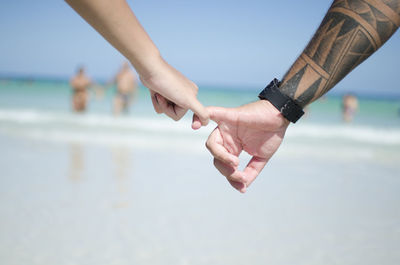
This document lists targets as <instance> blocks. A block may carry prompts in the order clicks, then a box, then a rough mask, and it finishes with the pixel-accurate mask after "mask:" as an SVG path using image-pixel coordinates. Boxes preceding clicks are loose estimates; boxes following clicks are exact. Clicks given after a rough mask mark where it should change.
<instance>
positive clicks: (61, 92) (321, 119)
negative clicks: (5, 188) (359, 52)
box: [0, 80, 400, 128]
mask: <svg viewBox="0 0 400 265" xmlns="http://www.w3.org/2000/svg"><path fill="white" fill-rule="evenodd" d="M114 91H115V87H110V88H108V89H107V90H106V92H105V96H104V98H101V99H96V96H95V95H94V93H92V96H91V99H90V102H89V105H88V113H89V114H104V115H107V114H111V110H112V106H111V105H112V97H113V95H114ZM257 93H258V91H248V90H247V91H246V90H245V91H237V90H232V89H229V87H228V88H222V87H212V86H207V87H204V88H203V87H201V86H200V91H199V99H200V101H201V102H203V104H204V105H216V106H224V107H235V106H240V105H243V104H246V103H248V102H252V101H255V100H257ZM70 96H71V90H70V87H69V85H68V83H66V82H51V81H49V82H34V81H33V82H27V81H4V80H3V81H0V108H1V109H8V110H10V109H13V110H42V111H56V112H69V111H70V109H71V106H70ZM308 110H309V113H308V115H307V116H306V117H305V118H303V119H302V120H301V121H300V122H301V123H319V124H342V119H341V98H340V97H339V96H328V97H324V98H323V99H321V100H318V101H316V102H314V103H313V104H311V105H310V107H309V109H308ZM129 116H155V113H154V111H153V110H152V105H151V101H150V98H149V92H148V90H147V89H146V88H144V87H140V89H139V95H138V98H137V99H136V101H135V103H134V104H133V106H132V108H131V113H130V115H129ZM353 125H365V126H373V127H374V126H375V127H380V126H384V127H389V128H397V127H400V99H368V98H363V97H360V98H359V111H358V113H357V115H356V116H355V119H354V122H353Z"/></svg>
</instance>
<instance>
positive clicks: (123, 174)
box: [110, 146, 131, 208]
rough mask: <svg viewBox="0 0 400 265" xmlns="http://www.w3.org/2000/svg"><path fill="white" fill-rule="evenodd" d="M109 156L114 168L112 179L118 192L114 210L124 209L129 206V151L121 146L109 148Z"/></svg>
mask: <svg viewBox="0 0 400 265" xmlns="http://www.w3.org/2000/svg"><path fill="white" fill-rule="evenodd" d="M110 151H111V156H112V162H113V168H114V179H115V182H116V189H117V191H118V197H119V198H118V202H117V203H115V205H114V207H115V208H124V207H128V206H129V199H128V194H129V186H130V185H129V184H130V183H129V180H130V179H129V175H130V171H131V160H130V159H129V158H130V150H129V148H127V147H123V146H114V147H111V149H110Z"/></svg>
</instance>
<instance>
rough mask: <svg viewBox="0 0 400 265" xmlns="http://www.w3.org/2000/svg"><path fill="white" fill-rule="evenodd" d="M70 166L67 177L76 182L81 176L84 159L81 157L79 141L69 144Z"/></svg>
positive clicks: (81, 148)
mask: <svg viewBox="0 0 400 265" xmlns="http://www.w3.org/2000/svg"><path fill="white" fill-rule="evenodd" d="M69 149H70V151H69V153H70V166H69V174H68V177H69V179H70V180H72V181H73V182H78V181H80V180H82V178H83V171H84V169H85V161H84V158H83V147H82V145H81V144H80V143H71V144H70V148H69Z"/></svg>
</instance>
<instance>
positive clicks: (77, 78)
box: [69, 66, 92, 112]
mask: <svg viewBox="0 0 400 265" xmlns="http://www.w3.org/2000/svg"><path fill="white" fill-rule="evenodd" d="M69 84H70V86H71V88H72V109H73V110H74V111H75V112H85V111H86V107H87V102H88V100H89V94H88V89H89V87H90V86H91V85H92V81H91V80H90V78H89V77H88V76H87V75H86V73H85V68H84V67H83V66H80V67H78V70H77V72H76V74H75V75H74V76H73V77H72V78H71V80H70V82H69Z"/></svg>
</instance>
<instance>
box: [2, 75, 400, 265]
mask: <svg viewBox="0 0 400 265" xmlns="http://www.w3.org/2000/svg"><path fill="white" fill-rule="evenodd" d="M100 88H101V86H100V85H98V86H97V87H94V89H93V90H91V92H90V99H89V103H88V110H87V111H86V112H85V113H83V114H76V113H73V112H72V110H71V109H72V108H71V88H70V87H69V84H68V82H66V81H52V80H26V79H23V80H16V79H3V80H0V234H1V237H0V264H7V265H12V264H59V265H61V264H66V265H70V264H96V265H99V264H177V265H179V264H182V265H184V264H232V265H235V264H252V265H257V264H277V265H279V264H296V265H299V264H307V265H310V264H321V265H328V264H341V265H343V264H362V265H367V264H371V265H372V264H374V265H375V264H393V265H395V264H400V251H399V246H400V97H393V96H385V95H381V96H374V97H372V96H370V95H363V94H357V93H355V94H356V95H357V97H358V102H359V109H358V111H357V112H356V114H355V116H354V120H353V121H352V122H350V123H345V122H344V121H343V119H342V113H341V102H342V95H341V94H338V93H336V94H328V95H327V96H325V97H323V98H321V99H319V100H317V101H316V102H314V103H313V104H311V105H310V106H309V107H308V108H307V111H306V115H305V116H304V117H303V118H302V119H301V120H300V121H299V122H298V123H296V124H292V125H290V126H289V128H288V130H287V133H286V137H285V139H284V141H283V143H282V145H281V147H280V149H279V150H278V151H277V153H276V154H275V155H274V157H273V158H272V159H271V160H270V161H269V163H268V164H267V166H266V167H265V168H264V170H263V172H262V173H261V174H260V176H259V177H258V178H257V179H256V181H255V182H254V183H253V184H252V185H251V186H250V187H249V189H248V191H247V192H246V193H245V194H240V193H238V192H237V191H235V190H234V189H233V188H231V187H230V186H229V183H228V182H227V181H226V180H225V178H224V177H223V176H221V175H220V174H219V172H218V171H217V170H216V169H215V168H214V167H213V162H212V157H211V155H210V154H209V153H208V151H207V149H206V148H205V145H204V143H205V141H206V140H207V137H208V135H209V133H210V132H211V131H212V130H213V129H214V127H215V126H216V125H215V123H213V122H211V123H210V124H209V125H208V126H207V127H203V128H201V129H200V130H199V131H193V130H192V129H191V128H190V124H191V113H190V112H188V113H187V114H186V116H185V117H184V118H183V119H182V120H180V121H178V122H175V121H172V120H170V119H168V118H166V117H165V116H163V115H159V114H156V113H155V112H154V110H153V108H152V104H151V100H150V97H149V92H148V90H147V89H146V88H144V87H140V88H139V91H138V94H137V96H136V98H135V100H134V101H133V104H132V106H131V108H130V110H129V112H128V113H126V114H124V115H121V116H119V117H115V116H114V115H113V114H112V103H113V97H114V95H115V87H108V88H107V89H106V90H104V91H103V92H99V91H102V90H100ZM353 92H354V91H353ZM257 94H258V91H257V90H255V89H235V88H232V87H229V86H226V87H224V86H211V85H206V86H201V85H200V90H199V95H198V97H199V100H200V101H201V102H202V103H203V104H204V105H206V106H210V105H214V106H223V107H237V106H240V105H243V104H246V103H249V102H252V101H255V100H257ZM248 160H249V156H248V155H246V154H243V156H241V165H245V164H246V162H247V161H248Z"/></svg>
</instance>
